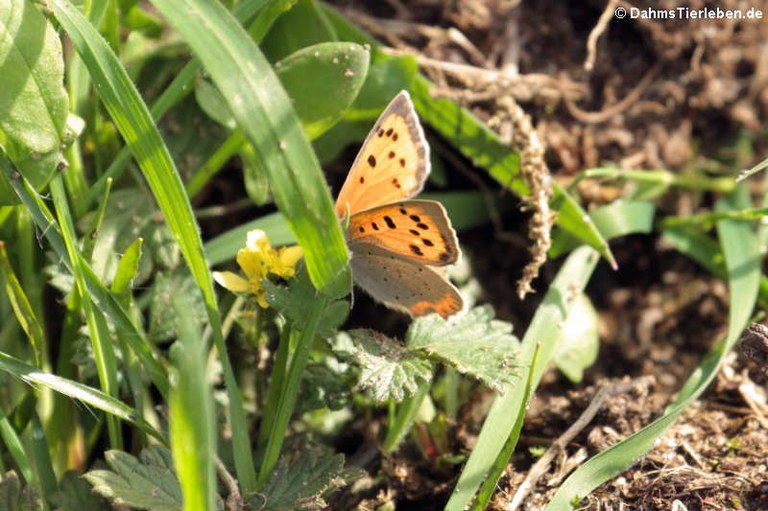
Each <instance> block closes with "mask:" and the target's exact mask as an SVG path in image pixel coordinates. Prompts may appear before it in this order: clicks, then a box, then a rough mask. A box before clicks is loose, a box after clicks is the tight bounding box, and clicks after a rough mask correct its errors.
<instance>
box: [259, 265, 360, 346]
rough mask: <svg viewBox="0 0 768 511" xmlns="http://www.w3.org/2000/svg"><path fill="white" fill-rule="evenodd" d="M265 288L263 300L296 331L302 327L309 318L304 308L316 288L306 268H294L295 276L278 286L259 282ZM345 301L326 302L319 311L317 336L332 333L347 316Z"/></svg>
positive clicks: (314, 299) (310, 301)
mask: <svg viewBox="0 0 768 511" xmlns="http://www.w3.org/2000/svg"><path fill="white" fill-rule="evenodd" d="M263 284H264V289H265V290H266V291H267V302H269V304H270V305H271V306H272V307H274V308H275V309H277V310H278V311H280V313H281V314H282V315H283V316H285V318H286V319H287V320H288V322H289V323H291V325H293V327H294V328H295V329H297V330H304V329H305V328H306V327H307V321H308V319H309V317H308V315H307V311H308V310H310V309H311V308H312V306H313V304H314V303H315V302H316V301H317V290H316V289H315V288H314V287H313V286H312V282H310V280H309V276H308V275H307V272H306V271H298V272H297V274H296V278H295V279H293V280H291V281H290V283H289V285H287V286H280V285H277V284H273V283H272V282H269V281H267V280H265V281H263ZM348 314H349V302H347V301H346V300H336V301H333V302H330V303H328V305H327V307H325V309H324V310H323V315H322V316H321V318H320V324H319V326H318V329H317V335H318V336H319V337H323V338H328V337H330V336H332V335H333V334H335V333H336V330H337V329H338V328H339V326H340V325H341V324H342V323H343V322H344V320H345V319H347V315H348Z"/></svg>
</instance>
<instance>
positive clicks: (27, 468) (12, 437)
mask: <svg viewBox="0 0 768 511" xmlns="http://www.w3.org/2000/svg"><path fill="white" fill-rule="evenodd" d="M0 438H2V440H3V444H5V448H6V450H7V451H8V454H10V455H11V458H12V459H13V462H14V463H15V464H16V467H17V468H18V469H19V472H21V476H22V477H23V478H24V479H25V480H26V481H27V482H28V483H29V484H31V485H33V486H36V485H37V480H36V478H35V472H34V470H33V468H32V463H31V462H30V460H29V457H28V456H27V451H26V449H25V448H24V444H23V443H22V442H21V438H19V435H18V434H16V430H15V429H14V428H13V426H12V425H11V421H10V420H9V419H8V417H7V416H6V415H5V412H3V410H2V408H0Z"/></svg>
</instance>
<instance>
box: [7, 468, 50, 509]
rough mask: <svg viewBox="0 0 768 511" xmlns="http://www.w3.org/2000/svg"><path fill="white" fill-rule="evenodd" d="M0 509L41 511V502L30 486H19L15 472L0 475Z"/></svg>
mask: <svg viewBox="0 0 768 511" xmlns="http://www.w3.org/2000/svg"><path fill="white" fill-rule="evenodd" d="M0 509H2V510H3V511H43V501H42V499H41V498H40V495H39V494H38V493H37V491H35V489H34V488H32V487H31V486H27V485H24V487H22V486H21V482H20V481H19V476H17V475H16V472H6V473H5V474H2V475H0Z"/></svg>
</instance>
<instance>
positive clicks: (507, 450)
mask: <svg viewBox="0 0 768 511" xmlns="http://www.w3.org/2000/svg"><path fill="white" fill-rule="evenodd" d="M539 348H540V346H539V345H538V344H537V346H536V350H535V351H534V352H533V359H532V360H531V367H536V366H537V365H539V364H538V360H539ZM533 386H534V383H533V371H528V378H526V380H525V393H524V394H523V408H524V409H527V408H528V401H529V399H530V398H531V393H532V392H533ZM524 423H525V414H524V413H521V414H519V415H518V416H517V420H516V421H515V425H514V426H513V427H512V431H511V432H510V433H509V438H508V439H507V442H506V443H505V444H504V448H503V449H502V450H501V453H500V454H499V456H498V457H497V458H496V463H494V466H493V467H491V472H490V473H489V474H488V477H487V478H486V479H485V482H483V484H482V486H481V487H480V491H478V492H477V499H475V502H474V503H472V507H471V508H470V509H471V511H479V510H482V509H485V508H486V506H488V503H489V502H490V501H491V498H493V494H494V493H495V492H496V484H497V482H498V480H499V478H500V477H501V475H502V474H503V473H504V470H505V469H506V468H507V463H508V461H509V458H510V457H511V456H512V453H513V452H514V451H515V447H516V446H517V441H518V440H519V439H520V432H521V431H522V430H523V424H524Z"/></svg>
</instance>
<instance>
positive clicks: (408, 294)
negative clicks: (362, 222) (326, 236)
mask: <svg viewBox="0 0 768 511" xmlns="http://www.w3.org/2000/svg"><path fill="white" fill-rule="evenodd" d="M350 265H351V266H352V274H353V275H354V276H355V281H356V282H357V284H358V285H359V286H360V287H362V288H363V289H365V291H366V292H367V293H368V294H369V295H371V296H372V297H373V299H374V300H376V301H378V302H381V303H383V304H384V305H386V306H387V307H390V308H393V309H396V310H400V311H403V312H405V313H407V314H410V315H411V316H424V315H427V314H431V313H433V312H436V313H438V314H440V315H441V316H442V317H444V318H448V317H450V316H452V315H454V314H456V313H457V312H460V311H462V310H463V309H464V300H463V299H462V297H461V293H459V291H458V290H457V289H456V288H455V287H454V286H453V285H452V284H451V283H450V282H448V281H447V280H446V279H445V277H444V276H443V275H441V273H440V272H439V270H438V269H436V268H432V267H430V266H426V265H423V264H418V263H413V262H411V261H409V260H406V259H401V258H398V257H396V256H394V255H391V254H389V253H387V252H385V251H384V250H382V249H380V248H378V247H375V246H371V245H368V246H361V247H358V252H357V253H356V254H354V255H353V257H352V260H351V261H350Z"/></svg>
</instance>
